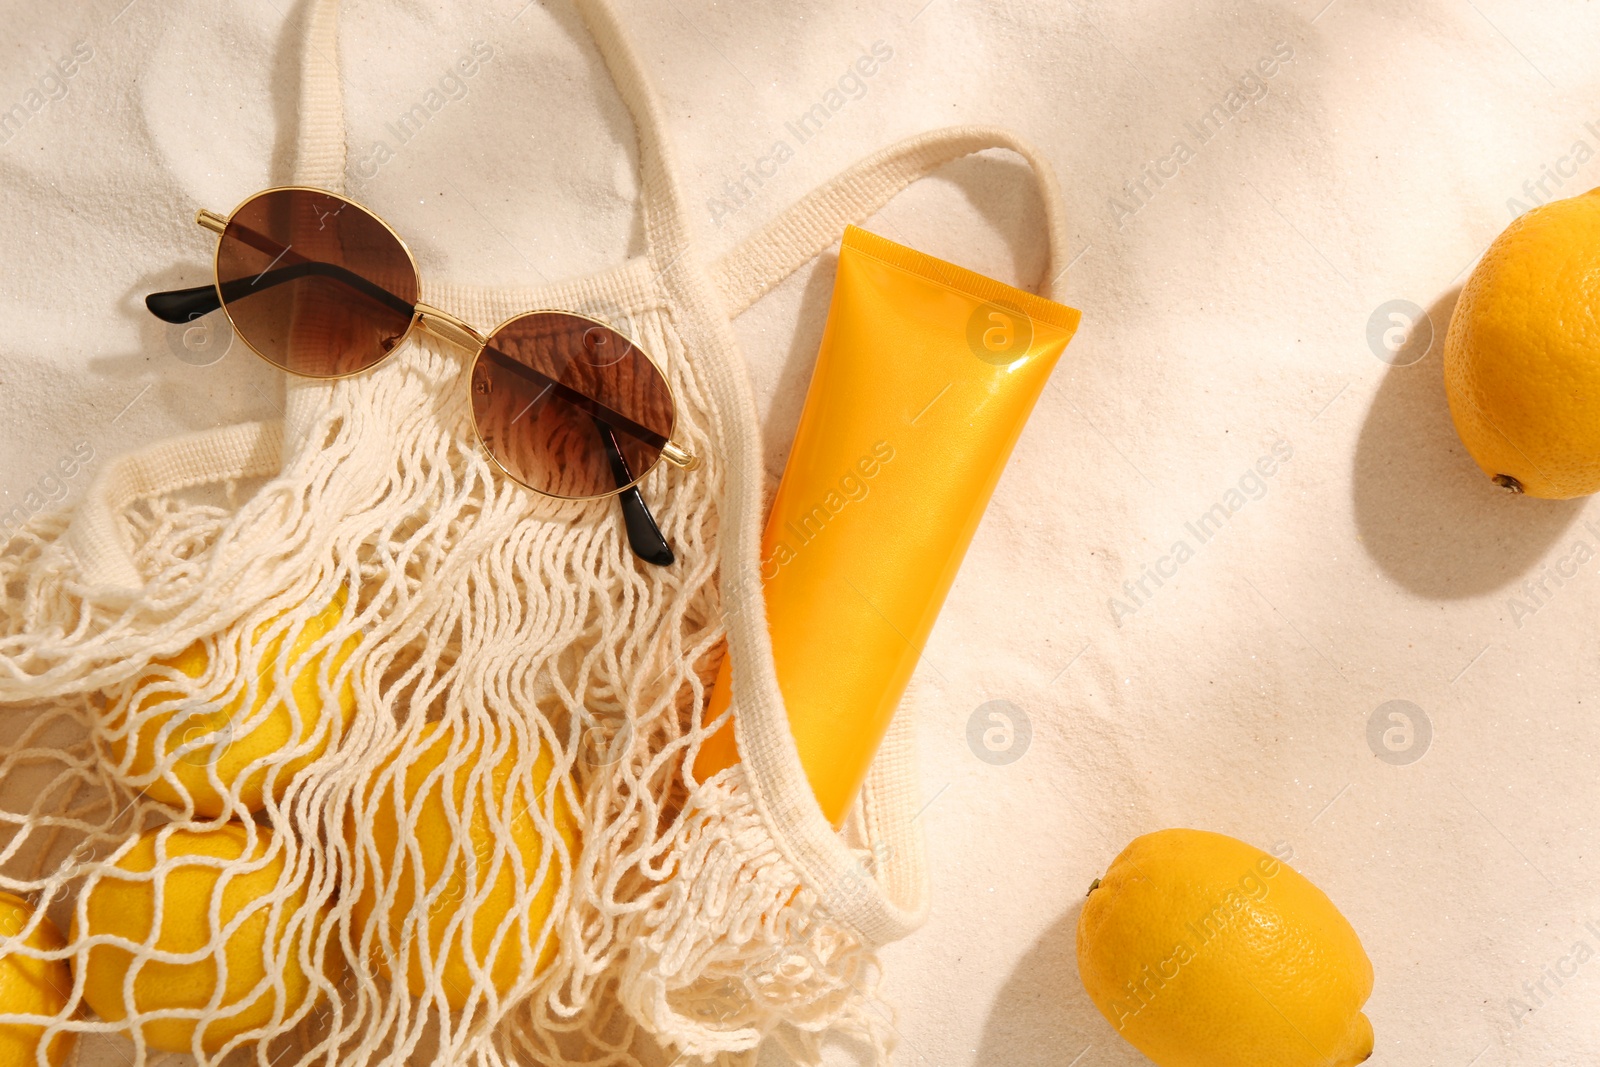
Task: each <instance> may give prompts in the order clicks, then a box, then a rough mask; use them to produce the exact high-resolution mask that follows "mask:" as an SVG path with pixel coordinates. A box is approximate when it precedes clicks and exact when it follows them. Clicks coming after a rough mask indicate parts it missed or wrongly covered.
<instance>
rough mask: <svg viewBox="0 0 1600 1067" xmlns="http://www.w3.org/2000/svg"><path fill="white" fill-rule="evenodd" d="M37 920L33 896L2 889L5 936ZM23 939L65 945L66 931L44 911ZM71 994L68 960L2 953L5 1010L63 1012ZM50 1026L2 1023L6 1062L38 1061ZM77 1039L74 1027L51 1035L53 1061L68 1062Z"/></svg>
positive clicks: (0, 919)
mask: <svg viewBox="0 0 1600 1067" xmlns="http://www.w3.org/2000/svg"><path fill="white" fill-rule="evenodd" d="M32 919H33V908H31V907H30V906H29V905H28V902H27V901H25V900H23V899H22V898H21V897H14V896H12V895H11V894H10V893H4V892H0V940H4V939H5V938H10V937H15V936H17V935H18V934H20V933H22V931H24V930H26V929H27V928H28V923H29V922H30V921H32ZM22 944H23V945H25V946H27V947H28V948H31V949H36V950H39V951H43V952H54V951H58V950H60V949H61V948H63V947H64V943H63V942H62V940H61V931H59V930H57V929H56V926H55V923H53V922H51V921H50V920H49V919H46V918H44V917H42V916H41V917H40V919H39V925H38V926H36V927H34V929H33V933H31V934H29V935H28V936H27V937H26V938H24V939H23V941H22ZM71 995H72V971H71V970H70V969H69V968H68V967H67V961H66V960H64V959H58V960H44V959H40V958H39V957H37V956H30V955H27V954H24V953H22V952H18V951H16V950H13V951H11V952H6V953H3V954H0V1015H8V1014H15V1015H57V1014H60V1012H61V1009H63V1008H65V1007H66V1006H67V1000H68V998H69V997H70V996H71ZM44 1031H45V1028H44V1027H43V1026H35V1025H32V1024H29V1023H0V1064H6V1065H7V1067H10V1065H11V1064H17V1065H18V1067H22V1065H24V1064H34V1063H37V1062H38V1051H39V1042H40V1041H42V1040H43V1039H44ZM74 1040H75V1035H74V1034H72V1033H71V1032H70V1031H62V1032H59V1033H57V1034H56V1035H55V1037H53V1038H51V1040H50V1051H49V1053H48V1056H47V1058H48V1062H50V1063H53V1064H60V1063H65V1062H66V1059H67V1053H69V1052H71V1051H72V1045H73V1042H74Z"/></svg>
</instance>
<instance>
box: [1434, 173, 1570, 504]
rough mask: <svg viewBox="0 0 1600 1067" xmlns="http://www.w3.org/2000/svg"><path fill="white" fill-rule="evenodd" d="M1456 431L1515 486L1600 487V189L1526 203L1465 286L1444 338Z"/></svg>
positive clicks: (1545, 490)
mask: <svg viewBox="0 0 1600 1067" xmlns="http://www.w3.org/2000/svg"><path fill="white" fill-rule="evenodd" d="M1444 384H1445V392H1446V394H1447V395H1448V396H1449V398H1450V415H1451V417H1452V418H1453V419H1454V420H1455V424H1456V433H1458V434H1459V435H1460V436H1461V442H1462V444H1464V445H1466V447H1467V451H1468V452H1470V453H1471V454H1472V458H1473V459H1474V460H1476V461H1477V464H1478V466H1480V467H1482V468H1483V470H1484V472H1485V473H1487V474H1489V475H1490V476H1491V477H1493V478H1494V480H1495V481H1496V482H1497V483H1499V484H1500V485H1502V486H1504V487H1506V488H1507V489H1512V490H1515V491H1518V492H1525V493H1527V494H1529V495H1530V496H1541V497H1554V498H1564V497H1574V496H1583V495H1585V494H1587V493H1593V492H1595V491H1596V490H1597V489H1600V190H1595V191H1592V192H1589V193H1585V194H1584V195H1582V196H1575V197H1572V198H1571V199H1568V200H1556V201H1553V202H1551V203H1549V204H1545V205H1544V206H1542V207H1536V208H1534V209H1533V210H1532V211H1529V212H1528V213H1526V214H1525V215H1522V216H1521V217H1520V218H1518V219H1517V220H1516V221H1515V222H1513V223H1512V224H1511V225H1510V226H1508V227H1506V229H1505V232H1504V233H1502V234H1501V235H1500V236H1499V237H1497V238H1495V241H1494V243H1493V244H1492V245H1490V246H1489V250H1488V251H1487V252H1486V253H1484V256H1483V259H1482V261H1481V262H1479V264H1478V265H1477V267H1476V268H1475V269H1474V270H1473V272H1472V277H1471V278H1469V279H1468V280H1467V284H1466V287H1465V288H1463V289H1462V290H1461V298H1460V299H1459V300H1457V301H1456V308H1455V312H1454V313H1453V314H1452V315H1451V317H1450V331H1449V333H1448V334H1447V335H1446V337H1445V345H1444Z"/></svg>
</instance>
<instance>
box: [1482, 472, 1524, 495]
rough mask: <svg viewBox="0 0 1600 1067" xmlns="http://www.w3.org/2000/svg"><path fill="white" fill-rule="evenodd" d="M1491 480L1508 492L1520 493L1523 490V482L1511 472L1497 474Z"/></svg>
mask: <svg viewBox="0 0 1600 1067" xmlns="http://www.w3.org/2000/svg"><path fill="white" fill-rule="evenodd" d="M1490 481H1492V482H1494V484H1495V485H1498V486H1499V487H1500V488H1502V489H1504V490H1505V491H1506V492H1508V493H1520V492H1522V491H1523V489H1522V483H1521V482H1519V481H1517V480H1516V479H1515V478H1513V477H1511V475H1509V474H1496V475H1495V476H1494V477H1493V478H1491V479H1490Z"/></svg>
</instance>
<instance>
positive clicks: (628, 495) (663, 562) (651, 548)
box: [594, 418, 676, 567]
mask: <svg viewBox="0 0 1600 1067" xmlns="http://www.w3.org/2000/svg"><path fill="white" fill-rule="evenodd" d="M594 428H595V429H596V430H597V431H599V433H600V442H601V444H603V445H604V446H605V450H606V459H607V460H609V461H610V462H611V476H612V477H613V478H615V479H616V480H617V484H618V485H627V484H628V483H629V482H631V481H633V472H632V471H630V470H628V461H627V460H626V459H624V458H623V455H622V449H621V448H620V447H618V445H617V435H616V433H615V431H613V430H612V429H611V427H610V426H608V425H606V424H605V423H604V422H602V421H601V420H600V419H598V418H596V419H595V420H594ZM617 502H618V503H619V504H621V505H622V524H623V526H624V527H626V528H627V531H628V547H629V548H632V549H633V554H634V555H636V556H638V557H639V558H640V559H642V560H644V561H645V562H646V563H654V564H655V565H656V566H658V567H669V566H671V565H672V564H673V562H675V560H676V557H675V556H674V555H673V554H672V546H671V545H669V544H667V539H666V538H665V537H663V536H661V527H659V526H657V525H656V519H655V516H654V515H652V514H650V508H649V507H648V506H647V505H646V504H645V502H644V497H643V495H641V494H640V492H639V487H638V486H637V485H634V486H629V487H628V488H627V489H624V490H623V491H622V493H621V494H620V495H618V497H617Z"/></svg>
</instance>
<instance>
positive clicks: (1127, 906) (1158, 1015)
mask: <svg viewBox="0 0 1600 1067" xmlns="http://www.w3.org/2000/svg"><path fill="white" fill-rule="evenodd" d="M1078 974H1079V975H1080V977H1082V979H1083V985H1084V988H1085V989H1086V990H1088V993H1089V999H1090V1000H1092V1001H1094V1005H1095V1007H1097V1008H1099V1009H1100V1014H1102V1015H1104V1016H1105V1017H1106V1019H1107V1020H1108V1021H1109V1022H1110V1023H1111V1025H1112V1026H1113V1027H1114V1028H1115V1029H1116V1031H1117V1032H1118V1033H1119V1034H1121V1035H1122V1036H1123V1037H1124V1038H1126V1039H1127V1040H1128V1041H1129V1042H1130V1043H1131V1044H1132V1045H1133V1046H1134V1047H1135V1048H1137V1049H1138V1050H1139V1051H1140V1052H1143V1053H1144V1054H1145V1055H1146V1056H1148V1057H1150V1059H1152V1060H1154V1061H1155V1062H1156V1063H1157V1064H1158V1065H1159V1067H1238V1065H1240V1064H1272V1065H1273V1067H1313V1065H1315V1067H1350V1065H1351V1064H1356V1063H1360V1062H1361V1061H1362V1060H1365V1059H1366V1058H1367V1057H1368V1056H1370V1055H1372V1024H1371V1023H1369V1022H1368V1021H1367V1017H1366V1016H1365V1015H1363V1014H1361V1006H1362V1005H1363V1004H1365V1003H1366V1002H1367V996H1368V994H1370V993H1371V992H1372V964H1371V963H1370V962H1368V960H1367V954H1366V952H1364V951H1363V950H1362V948H1361V942H1360V940H1359V939H1358V938H1357V937H1356V932H1355V931H1354V930H1353V929H1351V928H1350V924H1349V923H1348V922H1346V921H1345V918H1344V916H1343V915H1340V914H1339V909H1338V908H1335V907H1334V906H1333V902H1332V901H1330V900H1329V899H1328V898H1327V897H1326V896H1324V895H1323V893H1322V891H1321V890H1320V889H1318V888H1317V887H1316V886H1314V885H1312V884H1311V883H1310V882H1308V881H1307V880H1306V879H1305V878H1304V877H1302V876H1301V875H1300V874H1298V873H1296V872H1295V871H1294V870H1293V869H1291V868H1290V867H1289V865H1288V864H1286V863H1284V862H1283V861H1281V860H1279V859H1276V858H1274V857H1272V856H1269V855H1267V853H1265V852H1262V851H1261V850H1260V849H1258V848H1254V847H1252V846H1250V845H1247V844H1245V843H1244V842H1243V841H1238V840H1235V839H1234V838H1231V837H1227V836H1225V835H1223V834H1213V833H1207V832H1205V831H1203V830H1161V831H1159V832H1157V833H1153V834H1146V835H1145V836H1143V837H1140V838H1138V839H1136V840H1135V841H1134V842H1133V843H1132V844H1130V845H1129V846H1128V847H1127V848H1125V849H1123V850H1122V854H1121V855H1120V856H1118V857H1117V858H1116V860H1115V861H1114V862H1113V863H1112V864H1111V869H1110V870H1108V871H1107V872H1106V874H1105V877H1103V878H1100V879H1098V880H1096V882H1095V884H1094V885H1093V886H1091V887H1090V889H1089V897H1088V899H1087V900H1085V901H1084V904H1083V913H1082V915H1080V916H1079V918H1078Z"/></svg>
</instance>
